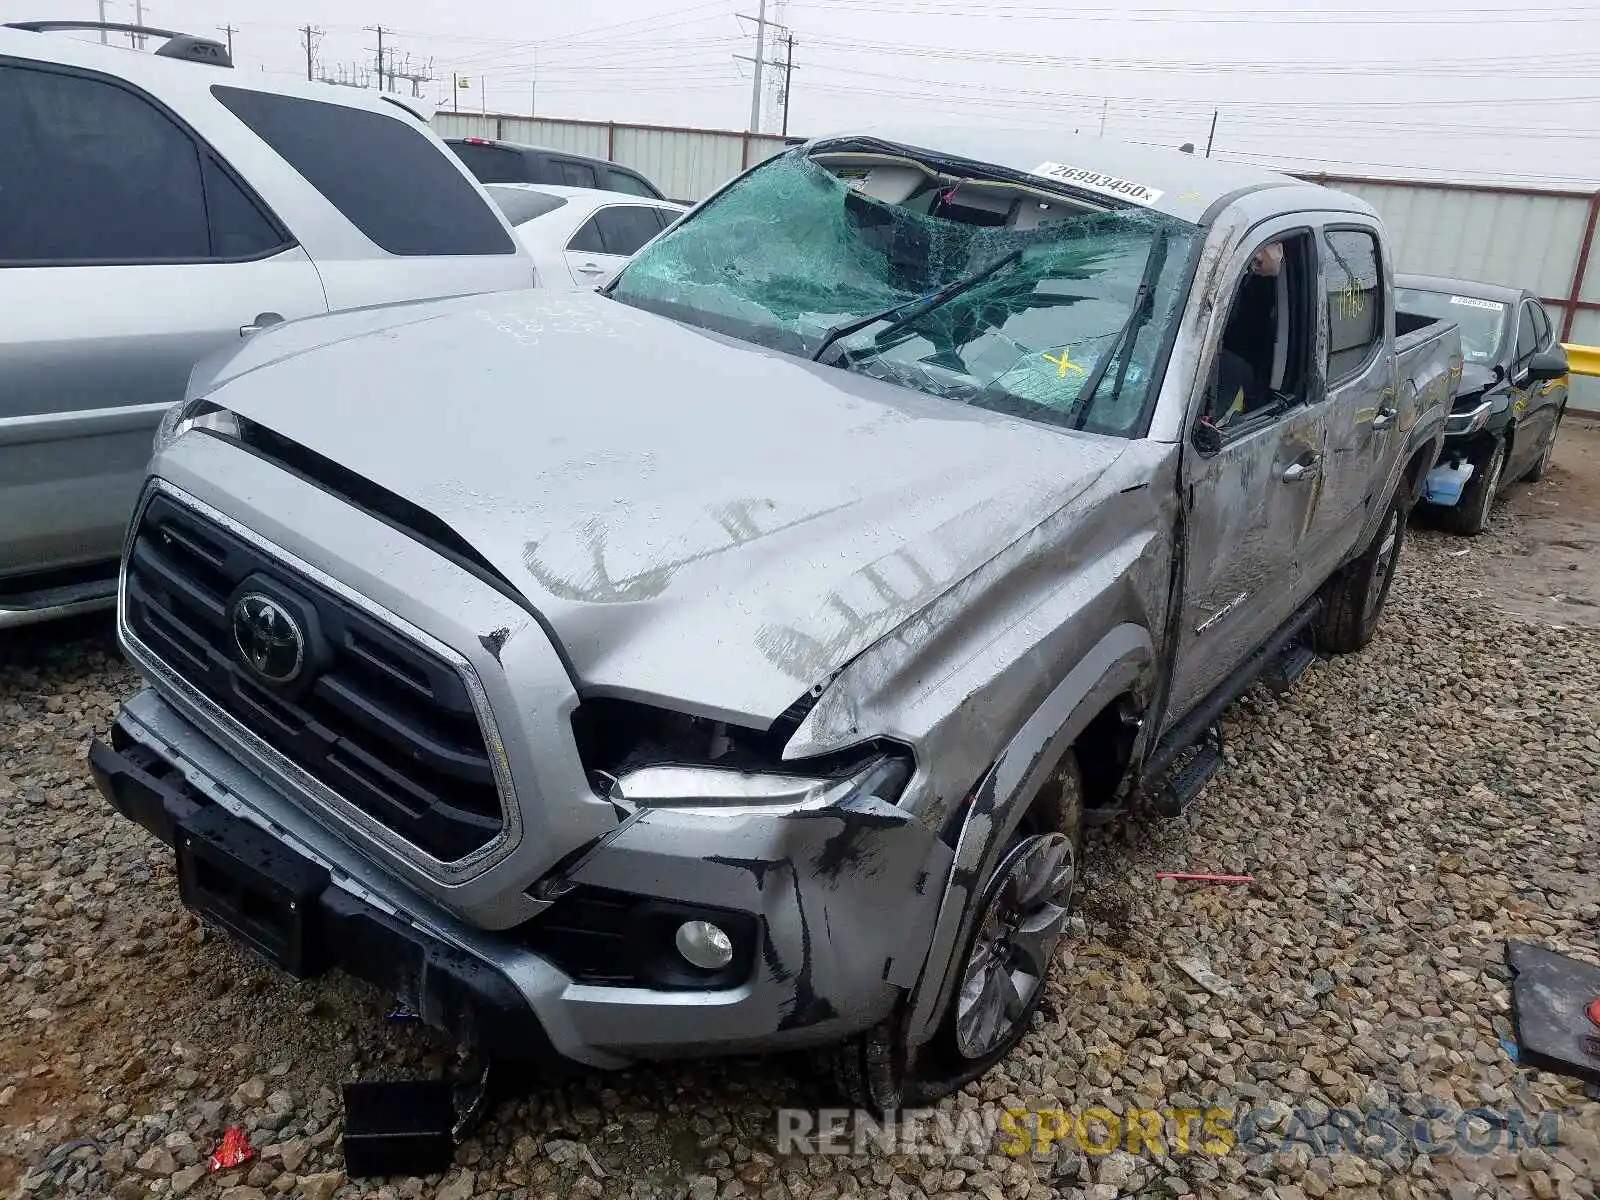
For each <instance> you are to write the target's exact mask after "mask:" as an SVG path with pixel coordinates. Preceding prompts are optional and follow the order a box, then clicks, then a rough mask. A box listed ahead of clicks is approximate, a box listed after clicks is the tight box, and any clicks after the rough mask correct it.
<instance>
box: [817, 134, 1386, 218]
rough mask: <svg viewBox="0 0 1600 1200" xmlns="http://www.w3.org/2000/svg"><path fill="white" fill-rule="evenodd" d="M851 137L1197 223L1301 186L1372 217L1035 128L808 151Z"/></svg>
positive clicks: (1275, 177) (1249, 169)
mask: <svg viewBox="0 0 1600 1200" xmlns="http://www.w3.org/2000/svg"><path fill="white" fill-rule="evenodd" d="M850 138H873V139H875V140H879V141H884V142H893V143H896V144H898V145H901V146H906V147H912V148H916V149H919V150H924V151H928V152H930V153H936V154H943V155H947V156H950V157H956V158H968V159H972V160H973V161H975V162H984V163H993V164H995V165H996V166H1002V167H1008V168H1010V169H1012V170H1014V171H1022V172H1026V173H1028V174H1034V175H1041V176H1045V177H1047V178H1053V179H1054V180H1056V181H1058V182H1061V183H1063V184H1066V185H1067V186H1069V187H1079V188H1081V189H1083V190H1086V191H1089V192H1092V193H1095V194H1099V195H1105V196H1107V197H1112V196H1120V197H1122V198H1124V199H1130V200H1133V201H1134V202H1135V203H1137V204H1142V205H1144V206H1145V207H1148V208H1151V209H1154V210H1155V211H1156V212H1161V213H1165V214H1166V215H1167V216H1171V217H1177V218H1179V219H1180V220H1184V221H1190V222H1198V221H1199V220H1200V219H1201V218H1202V217H1203V216H1204V214H1205V213H1206V211H1207V210H1208V209H1209V208H1210V207H1211V206H1212V205H1213V204H1215V203H1216V202H1217V201H1218V200H1220V199H1222V198H1223V197H1225V196H1229V195H1232V194H1233V193H1235V192H1240V191H1245V190H1251V191H1253V190H1258V189H1262V188H1277V187H1294V188H1300V189H1302V191H1304V190H1305V189H1315V190H1317V191H1320V192H1324V193H1326V195H1327V197H1328V200H1329V203H1330V206H1331V207H1333V208H1335V209H1337V210H1340V211H1350V212H1360V213H1368V214H1370V213H1372V212H1373V210H1372V208H1371V207H1370V206H1369V205H1367V204H1366V203H1365V202H1364V201H1362V200H1359V199H1357V198H1356V197H1353V196H1351V195H1349V194H1347V193H1344V192H1338V191H1335V190H1334V189H1332V188H1324V187H1321V186H1320V185H1317V184H1311V183H1307V182H1306V181H1304V180H1302V179H1296V178H1295V177H1294V176H1292V175H1284V174H1281V173H1279V172H1277V171H1268V170H1265V169H1264V168H1261V167H1254V166H1250V165H1248V164H1246V163H1235V162H1223V161H1222V160H1221V159H1216V158H1204V157H1201V156H1199V155H1196V154H1186V153H1184V152H1182V151H1180V150H1177V149H1168V148H1167V147H1165V146H1146V145H1139V144H1136V143H1133V142H1122V141H1118V140H1116V139H1115V138H1104V137H1097V136H1086V135H1084V134H1075V133H1054V132H1041V131H1034V130H1012V129H984V128H966V127H959V126H952V127H948V128H908V127H904V126H898V125H896V126H888V125H884V126H871V127H867V128H853V129H847V130H840V131H838V132H836V133H832V134H829V135H827V136H825V137H819V138H814V139H812V141H811V142H809V143H807V145H808V146H811V147H816V146H817V145H818V144H820V143H826V142H832V141H837V140H840V139H850Z"/></svg>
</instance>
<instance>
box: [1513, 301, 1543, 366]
mask: <svg viewBox="0 0 1600 1200" xmlns="http://www.w3.org/2000/svg"><path fill="white" fill-rule="evenodd" d="M1538 348H1539V334H1538V331H1537V330H1535V329H1534V327H1533V305H1531V304H1527V303H1524V304H1523V306H1522V313H1521V315H1520V316H1519V317H1518V318H1517V361H1518V362H1519V363H1520V362H1526V361H1527V359H1528V356H1529V355H1530V354H1532V353H1533V352H1534V351H1535V350H1537V349H1538Z"/></svg>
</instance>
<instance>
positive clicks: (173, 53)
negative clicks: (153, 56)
mask: <svg viewBox="0 0 1600 1200" xmlns="http://www.w3.org/2000/svg"><path fill="white" fill-rule="evenodd" d="M6 28H7V29H25V30H27V31H28V32H29V33H55V32H58V31H60V30H78V29H90V30H103V31H104V32H106V33H139V34H143V35H145V36H146V37H158V38H166V39H167V40H166V41H165V42H163V43H162V44H161V45H160V46H159V47H158V48H157V49H156V53H157V54H158V55H160V56H161V57H162V58H181V59H185V60H186V61H188V62H200V63H208V64H210V65H211V66H213V67H232V66H233V59H232V58H230V57H229V56H228V48H227V47H226V46H224V45H223V44H222V43H221V42H217V41H213V40H212V39H211V38H203V37H195V36H194V35H193V34H189V33H178V32H177V31H176V30H172V29H156V28H154V27H152V26H149V25H123V24H120V23H118V22H115V21H11V22H8V23H7V25H6Z"/></svg>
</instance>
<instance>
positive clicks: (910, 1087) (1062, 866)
mask: <svg viewBox="0 0 1600 1200" xmlns="http://www.w3.org/2000/svg"><path fill="white" fill-rule="evenodd" d="M1083 810H1084V805H1083V780H1082V776H1081V774H1080V772H1079V770H1078V763H1077V758H1076V756H1075V755H1074V754H1073V753H1072V752H1070V751H1069V752H1068V753H1067V755H1066V756H1065V757H1064V759H1063V760H1062V763H1061V765H1060V766H1059V767H1058V768H1057V769H1056V772H1055V774H1054V775H1052V776H1051V778H1050V779H1049V780H1048V781H1047V782H1046V783H1045V785H1044V787H1043V788H1041V789H1040V792H1039V795H1038V796H1037V797H1035V799H1034V801H1033V803H1032V805H1030V806H1029V809H1028V813H1027V815H1026V816H1024V817H1023V819H1022V821H1021V822H1020V823H1019V825H1018V828H1017V831H1016V833H1014V834H1013V835H1012V838H1011V841H1010V842H1009V843H1008V845H1007V847H1006V851H1005V853H1004V854H1003V855H1002V856H1001V859H1000V862H999V864H998V865H997V866H996V868H995V870H994V872H993V873H992V874H991V875H990V877H989V880H988V882H987V883H986V884H985V885H984V888H983V891H982V893H981V894H980V895H979V897H978V899H977V905H978V909H977V911H978V919H977V921H976V922H975V923H974V925H973V929H972V931H971V933H970V934H969V935H968V937H967V940H966V942H965V944H964V945H963V946H962V948H961V954H960V957H959V958H958V959H957V961H956V970H957V971H958V972H959V973H960V974H959V976H958V982H957V984H956V987H955V988H954V989H953V990H952V992H951V996H950V1000H949V1002H948V1007H947V1008H946V1009H945V1012H944V1015H943V1017H942V1018H941V1020H940V1024H939V1028H938V1030H937V1031H936V1032H935V1034H934V1036H933V1038H932V1040H931V1041H930V1042H929V1043H928V1044H927V1045H926V1046H924V1047H922V1048H921V1050H920V1052H919V1053H918V1054H916V1055H915V1056H914V1058H913V1055H912V1054H911V1053H910V1051H909V1048H908V1047H907V1045H906V1040H905V1036H904V1032H903V1030H902V1029H900V1027H899V1026H898V1024H897V1023H895V1022H888V1023H885V1024H883V1025H878V1026H875V1027H874V1028H873V1029H871V1030H869V1031H868V1032H867V1033H865V1034H863V1035H862V1036H860V1037H857V1038H854V1039H852V1040H851V1041H850V1042H848V1043H846V1044H845V1045H843V1046H840V1047H838V1048H837V1049H836V1050H834V1051H832V1053H831V1055H830V1065H831V1067H832V1073H833V1078H834V1082H835V1084H836V1086H837V1087H838V1088H839V1090H840V1092H842V1093H843V1095H844V1097H845V1099H846V1100H848V1101H849V1102H850V1103H852V1104H855V1105H857V1106H859V1107H862V1108H866V1109H869V1110H871V1111H873V1112H876V1113H882V1114H889V1113H893V1112H895V1111H897V1110H898V1109H899V1108H900V1107H901V1106H903V1105H904V1106H920V1105H927V1104H933V1103H935V1102H937V1101H938V1100H940V1099H943V1098H944V1097H945V1096H948V1095H949V1094H950V1093H951V1092H954V1091H956V1090H957V1089H958V1088H961V1087H963V1086H965V1085H966V1084H968V1083H970V1082H972V1081H973V1080H974V1079H977V1078H978V1077H980V1076H981V1075H983V1074H984V1073H986V1072H987V1071H988V1070H989V1069H990V1068H991V1067H993V1066H994V1065H995V1064H996V1063H998V1062H999V1061H1000V1060H1001V1059H1003V1058H1004V1057H1005V1056H1006V1055H1007V1054H1009V1053H1010V1052H1011V1051H1012V1050H1013V1049H1014V1048H1015V1047H1016V1045H1017V1043H1018V1042H1020V1041H1021V1040H1022V1039H1023V1038H1024V1037H1025V1036H1026V1035H1027V1033H1028V1029H1029V1028H1030V1026H1031V1025H1032V1019H1033V1014H1034V1013H1035V1012H1036V1011H1038V1008H1039V1005H1040V1003H1041V1002H1042V1001H1043V999H1044V994H1045V986H1046V983H1047V981H1048V978H1049V970H1050V964H1051V960H1052V959H1053V957H1054V953H1055V949H1056V947H1057V945H1058V944H1059V938H1060V936H1061V933H1062V931H1063V930H1064V929H1065V927H1066V924H1067V918H1068V917H1069V916H1070V915H1071V912H1072V901H1073V899H1074V898H1075V897H1076V894H1077V884H1078V877H1079V874H1080V873H1081V865H1082V862H1083V828H1084V817H1083ZM1036 869H1042V871H1043V874H1044V876H1045V877H1046V882H1048V883H1049V885H1050V887H1049V889H1048V891H1047V892H1044V893H1042V894H1041V895H1039V896H1037V897H1030V896H1029V895H1027V894H1026V893H1025V892H1024V891H1023V887H1024V883H1023V881H1025V880H1026V879H1027V878H1028V877H1029V873H1030V871H1034V870H1036ZM1065 871H1070V875H1069V876H1068V877H1067V881H1066V884H1065V886H1064V887H1061V886H1059V880H1060V878H1061V877H1062V875H1063V874H1064V873H1065ZM1031 899H1032V900H1037V901H1038V905H1037V906H1036V907H1034V908H1028V911H1027V912H1021V911H1018V912H1016V913H1015V914H1013V912H1012V906H1013V905H1015V907H1016V908H1017V909H1019V910H1020V909H1023V908H1027V902H1028V901H1030V900H1031ZM1019 901H1020V902H1021V903H1018V902H1019ZM1062 901H1064V903H1062ZM1029 913H1032V914H1034V915H1035V917H1036V919H1037V920H1038V921H1039V922H1040V923H1042V924H1044V925H1046V926H1047V927H1048V931H1047V934H1046V936H1043V937H1040V936H1039V935H1038V931H1037V930H1030V929H1028V928H1026V924H1027V918H1028V915H1029ZM1002 914H1003V915H1002ZM1013 915H1014V916H1015V920H1014V921H1013ZM991 918H995V919H997V920H998V923H999V925H1000V926H1001V927H1002V928H1005V929H1006V932H1005V933H1003V934H1001V935H1000V937H999V938H998V939H993V938H991V939H990V940H987V941H986V940H985V938H986V936H987V935H988V934H989V933H990V932H991V927H992V926H993V924H994V921H992V920H991ZM1012 938H1015V939H1017V940H1016V942H1015V944H1013V942H1012V941H1011V939H1012ZM980 948H981V949H982V950H983V951H984V952H985V953H988V952H995V953H1003V954H1006V955H1008V956H1009V957H1007V958H1006V959H1005V963H1006V964H1007V965H1006V966H1005V967H1001V968H1000V970H997V971H995V972H993V974H994V975H995V976H998V975H1000V974H1004V975H1005V976H1006V983H1005V985H1004V986H1005V987H1009V988H1010V992H1009V993H1008V995H1009V996H1010V997H1016V998H1017V999H1018V1001H1019V1003H1018V1004H1017V1005H1016V1006H1015V1008H1014V1011H1008V1012H1007V1013H1006V1014H1005V1015H1006V1018H1007V1020H1008V1021H1009V1024H1008V1025H1006V1026H1005V1027H1004V1028H1003V1029H1002V1030H1000V1031H998V1032H997V1033H996V1034H994V1036H992V1037H985V1038H984V1039H983V1040H982V1042H981V1044H980V1045H977V1046H974V1044H973V1042H974V1038H973V1028H972V1025H973V1022H972V1019H971V1018H972V1011H971V1008H970V1006H967V1005H964V996H963V993H964V991H965V990H966V989H965V988H964V987H963V983H964V982H965V981H968V980H969V979H970V977H971V975H972V973H973V971H974V969H975V966H976V964H974V962H973V959H974V956H975V954H977V953H979V952H980ZM1034 955H1037V956H1039V957H1042V958H1043V963H1042V969H1040V970H1039V971H1038V973H1037V974H1036V975H1034V974H1030V973H1029V972H1027V971H1026V970H1024V969H1023V968H1022V966H1021V965H1019V966H1018V967H1017V969H1016V974H1020V975H1022V976H1023V978H1025V979H1027V980H1029V981H1030V990H1029V991H1028V993H1027V995H1026V996H1025V997H1023V996H1021V995H1020V993H1019V992H1018V990H1017V985H1016V984H1015V982H1014V980H1015V975H1014V974H1013V972H1012V970H1011V969H1010V967H1009V964H1010V963H1011V962H1012V961H1013V960H1015V961H1016V962H1017V963H1018V964H1024V963H1025V964H1027V965H1030V966H1031V965H1032V964H1033V963H1034V961H1035V958H1034V957H1033V956H1034ZM986 961H992V962H993V963H994V964H995V965H996V966H998V965H999V963H1000V960H999V959H998V958H995V959H993V960H986ZM985 982H987V979H986V981H985ZM988 994H989V990H988V989H987V988H984V989H983V996H987V995H988ZM983 996H979V997H976V998H972V1000H973V1002H976V1000H981V999H982V998H983ZM1004 1007H1005V1008H1006V1009H1008V1010H1009V1009H1012V1005H1010V1004H1006V1005H1005V1006H1004ZM964 1017H966V1018H968V1019H967V1021H966V1022H965V1023H964V1022H963V1018H964Z"/></svg>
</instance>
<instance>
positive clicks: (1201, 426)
mask: <svg viewBox="0 0 1600 1200" xmlns="http://www.w3.org/2000/svg"><path fill="white" fill-rule="evenodd" d="M1189 444H1190V445H1192V446H1193V447H1194V450H1195V453H1196V454H1198V455H1200V456H1201V457H1202V458H1210V457H1211V456H1212V455H1213V454H1215V453H1217V452H1218V451H1219V450H1221V449H1222V430H1220V429H1218V428H1217V427H1216V426H1215V425H1213V424H1212V423H1211V422H1210V421H1208V420H1206V419H1205V418H1204V417H1201V418H1200V419H1199V420H1198V421H1196V422H1195V423H1194V428H1193V429H1191V430H1190V431H1189Z"/></svg>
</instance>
